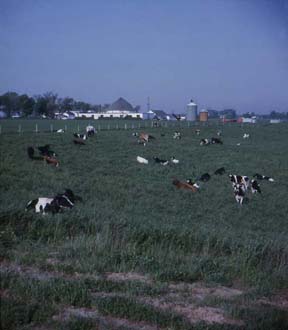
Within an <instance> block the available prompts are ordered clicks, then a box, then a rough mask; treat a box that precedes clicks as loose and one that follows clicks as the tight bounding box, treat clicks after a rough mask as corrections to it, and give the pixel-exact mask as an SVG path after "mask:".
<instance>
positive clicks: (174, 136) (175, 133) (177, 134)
mask: <svg viewBox="0 0 288 330" xmlns="http://www.w3.org/2000/svg"><path fill="white" fill-rule="evenodd" d="M173 139H175V140H180V139H181V133H180V132H177V131H176V132H174V134H173Z"/></svg>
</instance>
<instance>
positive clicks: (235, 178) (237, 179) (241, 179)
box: [229, 174, 250, 191]
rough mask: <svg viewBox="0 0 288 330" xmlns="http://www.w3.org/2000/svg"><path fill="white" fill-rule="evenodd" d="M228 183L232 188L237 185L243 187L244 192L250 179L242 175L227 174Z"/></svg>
mask: <svg viewBox="0 0 288 330" xmlns="http://www.w3.org/2000/svg"><path fill="white" fill-rule="evenodd" d="M229 178H230V181H231V182H232V185H233V187H235V186H236V185H237V184H238V185H239V184H241V185H243V187H244V189H245V191H247V190H248V187H249V184H250V179H249V177H248V176H245V175H244V176H243V175H236V174H229Z"/></svg>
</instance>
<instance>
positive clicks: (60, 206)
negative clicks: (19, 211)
mask: <svg viewBox="0 0 288 330" xmlns="http://www.w3.org/2000/svg"><path fill="white" fill-rule="evenodd" d="M77 200H78V201H81V200H82V198H81V197H79V196H75V195H74V193H73V191H72V190H71V189H66V190H65V192H64V193H63V194H57V195H56V196H55V197H53V198H49V197H39V198H36V199H33V200H31V201H29V202H28V203H27V205H26V209H25V211H29V210H32V209H34V211H35V212H36V213H42V214H46V213H52V214H55V213H59V212H61V211H62V210H64V209H67V208H72V207H73V206H74V204H75V201H77Z"/></svg>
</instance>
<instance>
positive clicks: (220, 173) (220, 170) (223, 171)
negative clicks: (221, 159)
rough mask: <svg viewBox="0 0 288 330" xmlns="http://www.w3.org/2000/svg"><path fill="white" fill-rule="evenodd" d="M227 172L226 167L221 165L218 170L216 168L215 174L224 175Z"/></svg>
mask: <svg viewBox="0 0 288 330" xmlns="http://www.w3.org/2000/svg"><path fill="white" fill-rule="evenodd" d="M224 173H225V168H224V167H220V168H218V170H216V171H215V172H214V174H215V175H223V174H224Z"/></svg>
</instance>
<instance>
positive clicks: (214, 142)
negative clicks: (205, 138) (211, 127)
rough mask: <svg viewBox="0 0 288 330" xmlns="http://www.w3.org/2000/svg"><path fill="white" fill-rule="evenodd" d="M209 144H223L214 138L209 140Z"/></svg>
mask: <svg viewBox="0 0 288 330" xmlns="http://www.w3.org/2000/svg"><path fill="white" fill-rule="evenodd" d="M211 143H212V144H223V142H222V141H221V140H220V139H218V138H214V137H212V138H211Z"/></svg>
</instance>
